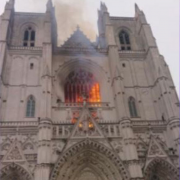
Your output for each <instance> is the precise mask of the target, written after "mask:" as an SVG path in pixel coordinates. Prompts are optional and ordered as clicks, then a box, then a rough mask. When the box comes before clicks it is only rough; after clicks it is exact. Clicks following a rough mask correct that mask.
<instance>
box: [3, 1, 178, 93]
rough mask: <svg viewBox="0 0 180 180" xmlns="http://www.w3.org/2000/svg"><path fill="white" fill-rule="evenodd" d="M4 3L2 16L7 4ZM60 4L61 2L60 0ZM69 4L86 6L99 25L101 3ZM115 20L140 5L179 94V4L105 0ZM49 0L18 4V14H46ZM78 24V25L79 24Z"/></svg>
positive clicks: (85, 14)
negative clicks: (98, 10) (19, 12)
mask: <svg viewBox="0 0 180 180" xmlns="http://www.w3.org/2000/svg"><path fill="white" fill-rule="evenodd" d="M6 1H7V0H0V14H2V12H3V9H4V5H5V2H6ZM57 1H58V0H57ZM59 1H64V2H69V3H73V6H74V3H76V6H78V5H79V4H78V3H79V2H80V1H82V2H83V4H84V2H85V3H86V4H85V6H86V8H85V9H86V10H85V11H84V16H87V17H88V18H90V19H91V21H92V22H93V23H94V24H96V23H95V22H96V20H97V9H98V8H99V6H100V0H59ZM103 2H105V3H106V5H107V7H108V10H109V13H110V15H111V16H134V14H135V12H134V4H135V3H137V4H138V6H139V7H140V9H142V10H143V11H144V13H145V15H146V18H147V20H148V23H149V24H150V25H151V27H152V30H153V33H154V37H155V38H156V40H157V44H158V46H159V50H160V53H161V54H162V55H163V56H164V57H165V60H166V62H167V64H168V65H169V67H170V70H171V73H172V76H173V79H174V82H175V85H176V88H177V91H178V92H179V0H104V1H103ZM45 4H46V0H16V6H15V8H16V11H21V12H22V11H26V12H27V11H28V12H30V11H33V12H44V11H45ZM77 24H78V22H77Z"/></svg>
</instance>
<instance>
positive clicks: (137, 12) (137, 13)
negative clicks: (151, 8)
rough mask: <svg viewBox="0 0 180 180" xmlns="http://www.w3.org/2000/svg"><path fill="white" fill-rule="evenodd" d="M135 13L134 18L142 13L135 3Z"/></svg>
mask: <svg viewBox="0 0 180 180" xmlns="http://www.w3.org/2000/svg"><path fill="white" fill-rule="evenodd" d="M135 12H136V16H137V15H139V14H142V13H143V12H142V11H141V10H140V9H139V6H138V5H137V4H136V3H135Z"/></svg>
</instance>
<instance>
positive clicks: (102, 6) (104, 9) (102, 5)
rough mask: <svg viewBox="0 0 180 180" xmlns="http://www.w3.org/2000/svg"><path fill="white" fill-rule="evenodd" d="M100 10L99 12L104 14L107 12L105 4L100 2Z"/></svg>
mask: <svg viewBox="0 0 180 180" xmlns="http://www.w3.org/2000/svg"><path fill="white" fill-rule="evenodd" d="M100 9H101V11H104V12H107V11H108V9H107V6H106V4H105V3H104V2H102V1H101V8H100Z"/></svg>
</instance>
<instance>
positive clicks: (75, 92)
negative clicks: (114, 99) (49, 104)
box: [64, 69, 101, 103]
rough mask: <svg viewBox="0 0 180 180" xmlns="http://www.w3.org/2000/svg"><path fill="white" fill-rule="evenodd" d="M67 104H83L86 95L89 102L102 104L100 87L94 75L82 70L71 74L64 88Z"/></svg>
mask: <svg viewBox="0 0 180 180" xmlns="http://www.w3.org/2000/svg"><path fill="white" fill-rule="evenodd" d="M64 92H65V102H66V103H76V102H83V95H86V97H87V101H88V102H100V100H101V99H100V87H99V83H98V82H97V81H96V79H95V77H94V76H93V74H92V73H90V72H86V71H84V70H82V69H79V70H77V71H73V72H71V73H70V74H69V75H68V77H67V78H66V83H65V86H64Z"/></svg>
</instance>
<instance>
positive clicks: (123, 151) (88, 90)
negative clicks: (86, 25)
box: [0, 0, 179, 180]
mask: <svg viewBox="0 0 180 180" xmlns="http://www.w3.org/2000/svg"><path fill="white" fill-rule="evenodd" d="M14 3H15V2H14V0H9V2H7V3H6V6H5V10H4V13H3V14H2V15H1V16H0V172H1V173H0V179H1V180H178V179H179V174H178V171H179V154H178V153H179V100H178V97H177V94H176V91H175V87H174V84H173V81H172V78H171V75H170V72H169V69H168V66H167V64H166V62H165V61H164V58H163V56H162V55H160V54H159V51H158V47H157V44H156V41H155V38H154V36H153V34H152V31H151V27H150V25H149V24H148V23H147V21H146V18H145V15H144V13H143V12H142V11H141V10H140V9H139V8H138V6H137V5H135V17H112V16H110V15H109V13H108V9H107V7H106V5H105V4H104V3H101V7H100V10H99V11H98V29H99V37H98V38H97V41H96V42H91V41H90V40H89V39H88V38H87V37H86V36H85V35H84V33H83V32H82V31H81V30H80V29H79V28H77V30H76V31H75V32H74V33H73V34H72V36H71V37H70V38H69V39H67V41H66V42H65V43H64V44H63V45H62V46H60V47H58V46H57V24H56V18H55V10H54V7H53V4H52V2H51V0H49V1H48V3H47V9H46V12H45V13H22V12H15V11H14Z"/></svg>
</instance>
